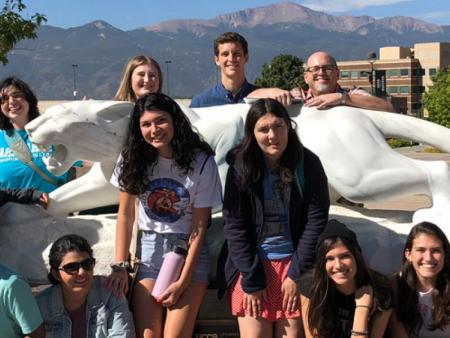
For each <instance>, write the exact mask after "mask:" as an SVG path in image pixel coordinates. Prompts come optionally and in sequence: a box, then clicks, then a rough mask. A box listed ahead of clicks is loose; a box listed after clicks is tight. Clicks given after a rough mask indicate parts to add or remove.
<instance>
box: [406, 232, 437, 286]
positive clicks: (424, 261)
mask: <svg viewBox="0 0 450 338" xmlns="http://www.w3.org/2000/svg"><path fill="white" fill-rule="evenodd" d="M405 258H406V259H407V260H408V261H409V262H410V263H411V264H412V266H413V268H414V270H415V272H416V275H417V279H418V281H419V283H420V286H421V291H423V292H425V291H428V290H429V289H430V288H432V287H434V285H435V282H436V279H437V276H438V274H439V273H440V272H441V271H442V269H443V268H444V262H445V253H444V248H443V245H442V241H441V240H440V239H439V238H437V237H436V236H433V235H429V234H425V233H421V234H419V235H418V236H416V238H414V240H413V242H412V247H411V249H410V250H408V249H407V250H405Z"/></svg>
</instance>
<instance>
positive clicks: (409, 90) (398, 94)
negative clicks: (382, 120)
mask: <svg viewBox="0 0 450 338" xmlns="http://www.w3.org/2000/svg"><path fill="white" fill-rule="evenodd" d="M370 54H374V53H369V56H370V58H368V59H366V60H357V61H340V62H338V66H339V69H340V71H341V74H340V81H339V83H340V84H341V86H342V87H350V88H351V87H353V86H357V87H362V88H364V89H365V90H366V91H367V92H369V93H373V94H374V95H377V96H385V97H387V99H388V100H391V102H392V104H393V105H394V107H395V109H396V110H397V112H398V113H401V114H409V115H413V116H421V114H422V113H423V109H422V96H423V93H424V91H425V90H427V89H428V88H429V86H430V85H431V84H432V81H431V77H432V76H433V75H435V74H436V72H437V71H438V70H439V69H441V68H445V67H447V66H449V65H450V43H447V42H430V43H416V44H415V45H414V48H409V47H398V46H395V47H382V48H380V51H379V58H378V59H376V58H375V55H370ZM372 79H373V80H372ZM424 114H425V116H426V115H427V114H426V112H424Z"/></svg>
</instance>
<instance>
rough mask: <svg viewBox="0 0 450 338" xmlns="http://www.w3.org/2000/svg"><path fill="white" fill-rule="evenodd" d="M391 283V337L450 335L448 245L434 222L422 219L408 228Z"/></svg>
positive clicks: (438, 336)
mask: <svg viewBox="0 0 450 338" xmlns="http://www.w3.org/2000/svg"><path fill="white" fill-rule="evenodd" d="M394 283H395V286H396V294H397V307H396V311H395V314H394V316H393V317H392V319H391V321H390V323H389V329H390V330H389V331H390V333H391V337H395V338H407V337H420V338H425V337H426V338H444V337H450V245H449V242H448V239H447V237H446V236H445V234H444V232H443V231H442V230H441V229H440V228H439V227H438V226H437V225H435V224H433V223H430V222H422V223H419V224H417V225H415V226H414V227H413V228H412V229H411V231H410V233H409V235H408V237H407V239H406V244H405V247H404V249H403V265H402V268H401V270H400V272H399V273H398V274H397V275H396V276H395V279H394Z"/></svg>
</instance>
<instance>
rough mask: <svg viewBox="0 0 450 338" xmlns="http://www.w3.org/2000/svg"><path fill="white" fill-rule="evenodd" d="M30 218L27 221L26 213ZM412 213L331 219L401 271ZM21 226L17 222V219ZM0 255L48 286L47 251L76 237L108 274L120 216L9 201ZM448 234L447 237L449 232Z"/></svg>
mask: <svg viewBox="0 0 450 338" xmlns="http://www.w3.org/2000/svg"><path fill="white" fill-rule="evenodd" d="M24 214H25V215H27V217H25V218H24V217H23V215H24ZM411 216H412V213H411V212H406V211H386V210H367V209H362V208H354V209H349V208H344V207H341V206H332V207H331V212H330V218H336V219H338V220H341V221H342V222H345V223H346V224H348V225H349V227H350V228H351V229H352V230H354V231H355V232H356V233H357V235H358V239H359V241H360V243H361V247H362V248H363V252H364V256H365V257H366V258H367V259H368V262H369V264H370V266H372V267H373V268H376V269H379V270H380V271H383V272H386V273H390V272H393V271H395V270H396V269H398V267H399V265H400V261H401V250H402V248H403V244H404V241H405V238H406V234H407V233H408V232H409V230H410V229H411V227H412V223H411V221H410V220H411ZM19 217H20V218H21V221H20V222H17V219H18V218H19ZM0 219H2V224H1V226H0V257H1V261H2V263H3V264H5V265H7V266H9V267H11V268H13V269H14V270H16V271H18V272H19V273H20V274H21V275H22V276H24V277H25V278H26V279H27V280H29V281H30V282H31V283H32V284H45V283H47V265H46V264H47V263H48V250H49V248H50V245H51V243H52V242H53V241H54V240H55V239H57V238H58V237H60V236H62V235H64V234H68V233H77V234H79V235H82V236H84V237H86V238H87V239H88V240H89V242H90V243H93V249H94V255H95V257H96V259H97V264H96V267H95V272H96V273H97V274H109V272H110V268H109V264H110V263H111V262H112V259H113V256H114V234H115V224H116V215H112V214H111V215H99V216H74V217H61V216H52V215H50V214H49V213H48V212H47V211H45V210H43V209H42V208H41V207H39V206H29V205H22V204H14V203H8V204H6V205H4V206H3V207H2V208H0ZM447 235H448V234H447ZM207 241H208V243H209V245H210V252H211V263H212V264H211V272H210V276H211V279H212V280H214V276H215V271H216V258H217V255H218V253H219V250H220V247H221V245H222V243H223V237H222V218H221V217H220V214H216V215H215V217H214V220H213V225H212V227H211V228H210V229H209V230H208V235H207Z"/></svg>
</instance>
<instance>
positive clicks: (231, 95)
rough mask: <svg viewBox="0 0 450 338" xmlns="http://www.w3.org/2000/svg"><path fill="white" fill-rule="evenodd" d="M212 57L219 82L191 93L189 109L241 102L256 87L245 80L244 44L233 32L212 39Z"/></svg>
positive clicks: (246, 50) (245, 42) (246, 47)
mask: <svg viewBox="0 0 450 338" xmlns="http://www.w3.org/2000/svg"><path fill="white" fill-rule="evenodd" d="M214 60H215V62H216V65H217V66H218V67H220V80H221V81H220V83H217V85H216V86H215V87H213V88H209V89H207V90H205V91H203V92H201V93H200V94H198V95H196V96H194V97H193V98H192V101H191V105H190V107H191V108H198V107H210V106H219V105H223V104H230V103H242V102H244V101H243V100H244V98H245V97H246V96H247V95H248V94H250V93H251V92H252V91H253V90H255V89H256V88H257V87H256V86H255V85H253V84H251V83H249V82H247V80H246V79H245V64H246V63H247V61H248V43H247V41H246V40H245V39H244V37H243V36H242V35H240V34H238V33H235V32H226V33H223V34H221V35H220V36H219V37H218V38H217V39H215V40H214Z"/></svg>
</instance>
